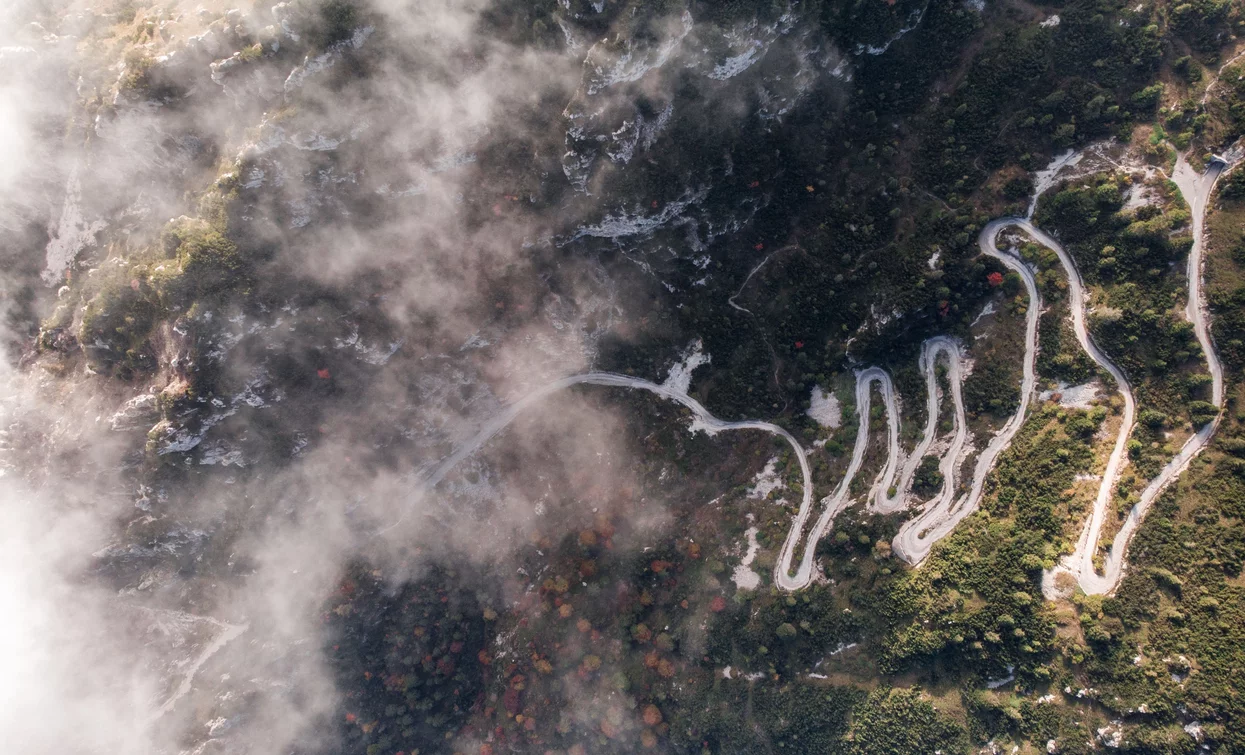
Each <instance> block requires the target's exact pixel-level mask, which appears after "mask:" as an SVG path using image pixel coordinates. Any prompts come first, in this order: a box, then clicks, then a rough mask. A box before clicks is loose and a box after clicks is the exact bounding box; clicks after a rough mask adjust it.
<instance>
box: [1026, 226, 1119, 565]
mask: <svg viewBox="0 0 1245 755" xmlns="http://www.w3.org/2000/svg"><path fill="white" fill-rule="evenodd" d="M1016 226H1017V227H1018V228H1020V229H1022V230H1023V231H1024V232H1025V233H1027V234H1029V235H1030V236H1032V237H1033V239H1034V240H1036V241H1037V242H1038V243H1040V244H1042V246H1045V247H1047V248H1048V249H1050V250H1051V251H1053V252H1054V253H1055V255H1056V256H1057V257H1058V258H1059V264H1060V265H1062V266H1063V271H1064V275H1065V276H1067V279H1068V293H1069V301H1068V309H1069V311H1070V312H1071V314H1072V330H1073V331H1074V332H1075V333H1076V340H1077V341H1078V342H1079V343H1080V344H1081V348H1082V349H1084V350H1085V352H1086V353H1087V354H1089V356H1090V358H1092V359H1093V360H1094V362H1096V363H1097V364H1098V366H1099V367H1101V368H1102V369H1104V370H1106V371H1107V372H1108V373H1110V375H1111V377H1112V379H1114V380H1115V384H1116V386H1117V387H1118V389H1119V392H1120V396H1121V397H1122V398H1123V399H1124V411H1123V416H1122V418H1121V421H1120V431H1119V433H1118V434H1117V435H1116V437H1115V445H1114V446H1113V447H1112V448H1111V455H1110V456H1109V457H1108V458H1107V466H1106V469H1104V470H1103V473H1102V482H1101V483H1100V484H1099V485H1098V495H1097V497H1096V498H1095V499H1094V508H1093V511H1092V512H1091V513H1090V517H1089V520H1088V521H1086V523H1085V526H1084V527H1083V528H1082V529H1081V535H1080V538H1079V539H1078V540H1077V546H1076V550H1075V551H1074V552H1073V554H1072V555H1071V556H1070V557H1069V558H1068V559H1067V560H1066V561H1065V564H1064V568H1065V569H1067V570H1069V571H1071V572H1073V573H1074V574H1076V575H1077V580H1078V581H1079V582H1080V583H1081V584H1082V586H1084V585H1087V584H1090V583H1091V582H1092V581H1093V580H1094V579H1095V577H1096V573H1095V571H1094V551H1095V550H1096V548H1097V544H1098V540H1099V538H1100V537H1101V535H1102V526H1103V523H1104V522H1105V521H1106V515H1107V508H1108V506H1109V505H1110V503H1111V498H1112V494H1113V493H1114V491H1115V483H1116V480H1117V479H1119V475H1120V468H1121V467H1122V466H1123V464H1124V460H1125V450H1126V449H1127V445H1128V436H1129V435H1130V434H1131V433H1132V430H1133V423H1134V421H1135V419H1136V415H1137V402H1136V400H1135V399H1134V398H1133V390H1132V386H1131V385H1130V384H1129V382H1128V378H1127V377H1126V376H1125V375H1124V371H1123V370H1121V369H1120V368H1119V366H1117V365H1116V364H1115V362H1113V361H1111V359H1110V357H1108V356H1107V355H1106V354H1105V353H1103V351H1102V349H1100V348H1098V344H1096V343H1094V339H1092V338H1091V337H1090V335H1089V329H1088V328H1087V327H1086V326H1085V282H1084V280H1082V279H1081V273H1080V271H1079V270H1077V268H1076V263H1075V262H1073V260H1072V256H1071V255H1069V254H1068V252H1067V250H1065V249H1064V248H1063V245H1062V244H1060V243H1059V242H1058V241H1056V240H1055V239H1054V238H1053V237H1051V236H1049V235H1048V234H1046V233H1045V232H1044V231H1042V230H1040V229H1039V228H1037V227H1036V226H1034V225H1033V224H1032V223H1031V222H1029V221H1028V220H1022V221H1019V222H1017V223H1016Z"/></svg>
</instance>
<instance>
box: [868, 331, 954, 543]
mask: <svg viewBox="0 0 1245 755" xmlns="http://www.w3.org/2000/svg"><path fill="white" fill-rule="evenodd" d="M939 355H944V356H946V358H947V367H948V370H947V377H948V382H949V383H950V386H951V403H952V405H953V406H954V412H955V413H954V415H953V416H954V435H952V438H951V444H950V445H949V446H948V448H947V450H946V452H945V453H944V454H943V456H942V459H941V460H940V461H939V464H938V471H939V472H940V473H942V479H943V483H942V489H941V490H939V491H938V495H937V496H935V497H934V498H933V499H931V500H930V501H929V502H928V503H927V504H926V505H925V509H924V511H922V512H921V513H920V514H918V515H917V516H916V518H914V519H912V520H910V521H908V522H905V523H904V525H903V526H902V527H900V529H899V533H898V534H897V535H896V537H895V538H894V541H893V542H892V543H891V548H892V549H893V552H895V553H896V554H897V555H898V556H899V557H900V558H903V559H904V560H906V561H909V563H913V561H912V559H913V558H914V555H913V552H914V551H915V552H919V551H921V550H922V548H921V545H920V543H919V539H920V538H919V537H916V533H919V532H921V531H922V530H924V529H927V528H928V526H929V523H931V522H933V521H935V520H937V519H938V518H939V517H941V516H945V515H946V513H947V512H948V511H949V510H950V507H951V503H952V500H953V499H954V497H955V493H956V489H957V485H956V477H957V476H958V473H959V468H960V461H961V456H962V455H963V453H964V447H965V445H966V443H967V442H968V422H967V420H966V419H965V417H964V396H963V393H962V390H961V389H962V387H963V382H964V369H963V360H962V357H961V355H960V348H959V344H957V343H956V342H955V341H954V340H953V339H951V338H949V337H947V336H936V337H934V338H931V339H929V340H928V341H926V342H925V343H924V344H922V345H921V359H920V367H921V372H922V373H924V375H925V394H926V406H927V407H928V410H927V413H926V417H925V431H924V433H923V434H922V436H921V441H920V443H918V444H917V446H916V448H914V449H913V450H912V455H911V456H910V457H908V460H907V462H906V463H905V464H904V471H903V476H902V477H901V479H900V483H899V485H898V486H896V496H895V499H883V498H881V497H880V496H879V498H878V500H877V505H876V506H875V508H876V509H877V510H878V511H879V512H880V513H889V512H891V511H896V510H898V509H900V508H903V506H904V504H905V502H906V494H907V493H908V492H909V491H910V490H911V486H912V481H913V478H914V477H915V475H916V470H917V467H918V466H920V464H921V460H922V459H923V458H925V456H926V454H927V453H929V448H930V446H931V445H933V442H934V439H935V438H936V437H937V434H938V412H939V401H938V375H937V371H936V370H935V366H936V362H937V360H938V356H939ZM896 500H897V503H896Z"/></svg>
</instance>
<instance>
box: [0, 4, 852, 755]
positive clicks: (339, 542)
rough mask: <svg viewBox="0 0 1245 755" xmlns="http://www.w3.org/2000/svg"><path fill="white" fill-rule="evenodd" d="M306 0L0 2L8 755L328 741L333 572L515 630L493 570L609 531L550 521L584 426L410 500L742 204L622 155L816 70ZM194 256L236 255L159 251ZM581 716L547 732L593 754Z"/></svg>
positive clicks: (771, 112)
mask: <svg viewBox="0 0 1245 755" xmlns="http://www.w3.org/2000/svg"><path fill="white" fill-rule="evenodd" d="M248 5H249V4H248ZM320 5H321V4H318V3H314V2H308V1H303V2H297V1H296V2H284V3H280V4H278V5H276V6H275V7H267V5H266V4H263V3H260V4H256V5H255V7H254V9H243V10H237V11H234V10H231V9H230V8H229V7H227V6H225V5H223V4H221V3H215V2H206V1H204V2H180V3H163V4H156V3H144V2H116V3H111V4H109V3H104V2H96V3H91V2H86V1H85V0H78V1H76V2H75V1H69V0H66V1H64V2H58V1H57V0H44V1H42V2H28V3H25V4H10V5H9V6H8V7H7V8H6V9H4V10H2V11H0V229H2V230H3V233H4V242H3V243H2V244H0V250H2V252H3V255H4V259H5V261H6V263H7V264H6V268H5V278H4V279H3V280H2V281H0V285H2V290H3V293H4V306H5V314H6V319H5V322H6V330H5V334H4V335H5V340H6V342H7V343H9V344H10V345H11V348H10V349H9V359H8V360H7V362H6V363H5V366H4V375H3V381H4V382H3V384H4V394H3V397H4V400H3V405H2V406H0V412H2V413H3V416H2V417H0V427H3V428H5V430H4V443H3V447H2V448H0V451H2V454H0V464H2V465H3V472H4V475H3V477H0V533H2V534H0V538H2V540H0V611H2V612H3V614H4V616H5V617H6V620H5V622H3V624H0V640H2V641H3V646H4V648H5V650H6V653H5V658H6V660H5V661H4V666H3V668H2V669H0V671H2V673H0V698H3V700H2V701H3V706H2V708H0V709H2V710H4V714H3V715H0V739H2V740H3V741H4V742H6V743H7V744H8V746H10V747H12V748H13V749H14V751H20V752H27V753H44V752H54V751H56V752H66V751H69V752H78V751H99V752H116V753H146V752H151V753H157V752H231V753H242V752H256V753H278V752H281V753H284V752H314V751H321V750H328V751H332V749H333V745H332V742H333V739H332V737H333V722H334V721H336V719H335V718H334V717H335V716H336V715H338V714H339V713H340V708H341V704H342V699H341V691H340V690H339V689H338V687H337V683H336V680H335V678H334V676H333V673H332V671H331V669H330V668H329V667H328V664H327V661H326V659H325V656H324V653H323V652H322V650H323V646H324V644H325V643H326V642H327V636H326V634H325V630H324V623H325V622H324V619H323V618H322V616H321V613H322V611H323V610H324V609H323V606H324V605H325V601H326V599H327V598H328V597H329V596H331V595H333V593H334V591H335V590H337V589H338V585H339V583H340V581H341V580H342V578H343V573H344V572H345V570H346V568H347V565H348V564H350V563H352V562H354V563H358V562H361V561H365V562H366V563H367V564H369V565H371V566H374V567H375V568H376V570H377V573H379V574H381V575H383V576H382V577H381V579H383V580H384V581H386V583H387V584H389V585H390V586H391V587H392V588H393V589H395V590H396V589H398V588H399V587H400V586H401V585H402V584H404V583H405V582H407V581H408V580H411V579H417V578H420V577H421V576H423V575H426V574H428V573H429V571H428V570H429V569H430V568H432V566H433V565H436V564H442V565H443V564H447V563H448V564H467V565H469V566H470V567H471V568H472V569H473V570H475V571H474V573H478V574H486V575H492V577H491V578H490V579H492V580H493V581H492V582H490V583H489V584H490V585H491V587H489V586H486V587H482V588H481V591H482V593H488V592H489V591H490V590H491V591H492V594H493V595H494V596H496V598H497V599H498V600H505V601H514V600H518V599H519V598H520V597H521V595H519V594H517V593H516V592H515V590H514V588H513V585H510V586H507V583H506V581H505V580H504V579H502V578H501V577H500V576H498V575H506V574H510V575H513V573H514V569H515V568H516V564H518V563H519V560H518V559H519V556H518V555H517V553H518V551H519V549H520V547H521V546H525V545H530V542H531V541H532V539H533V538H536V537H539V536H541V533H544V534H545V535H548V534H549V533H550V532H554V533H556V532H559V531H561V532H573V531H575V530H577V529H580V528H583V527H587V526H590V525H591V524H592V523H593V522H594V521H595V520H597V519H599V518H600V517H603V516H605V515H606V514H608V511H609V506H608V504H607V503H602V504H601V505H600V507H599V509H600V510H596V511H592V510H583V509H577V508H575V507H571V506H568V504H567V503H566V502H567V501H573V500H602V501H606V500H607V499H608V496H604V495H603V494H602V491H616V490H621V489H631V488H632V487H634V486H635V485H637V476H636V473H635V471H634V466H633V465H634V460H635V459H636V458H637V457H638V456H640V455H641V454H642V450H641V449H638V448H635V447H633V446H632V444H631V443H630V442H629V440H628V438H629V436H628V434H627V432H625V431H624V426H625V424H626V423H625V417H624V416H622V414H620V412H621V410H620V409H619V408H618V405H617V404H609V403H606V402H603V401H602V400H600V397H599V396H596V395H595V394H594V396H593V397H586V396H580V395H568V396H563V397H559V398H556V399H551V400H550V401H549V402H546V404H543V405H542V406H541V407H539V408H538V409H536V410H534V411H533V412H532V415H531V416H526V415H525V416H524V417H523V418H521V420H520V421H519V422H518V423H517V424H516V426H515V427H514V428H512V429H511V430H509V431H507V433H506V434H505V435H504V436H503V437H502V438H501V439H500V440H499V441H497V442H496V443H494V444H493V445H492V446H490V447H489V449H487V451H486V452H485V453H483V454H481V455H480V458H473V459H471V460H469V462H467V463H466V467H467V468H466V469H465V471H464V473H463V474H462V475H455V476H453V477H452V478H451V479H449V480H447V482H446V484H445V485H443V486H441V487H440V488H438V489H437V490H428V489H426V488H425V487H424V486H422V484H421V478H422V475H423V474H425V473H426V471H427V470H428V469H429V468H431V466H432V465H434V464H435V463H436V462H437V461H438V460H439V459H441V458H443V457H444V456H445V455H447V454H448V453H449V452H450V451H451V450H452V449H453V448H455V447H456V446H457V445H458V444H460V443H461V442H462V441H463V440H465V439H466V438H468V437H470V436H471V435H472V434H473V433H474V432H475V429H476V428H477V427H478V426H479V424H480V422H481V421H483V420H484V419H485V418H487V417H488V416H489V415H490V414H492V413H494V412H496V411H497V410H498V409H499V407H501V406H503V405H505V404H506V403H509V402H510V401H513V400H515V399H517V398H518V397H520V396H522V395H524V394H525V393H526V392H527V391H529V390H531V389H532V388H534V387H536V386H539V385H540V384H542V383H544V382H547V381H548V380H550V379H553V378H556V377H560V376H565V375H568V374H573V373H575V372H579V371H582V370H585V369H587V368H589V367H592V366H594V365H595V364H596V363H597V361H598V359H599V353H600V351H599V349H600V343H601V341H602V339H603V338H606V337H613V338H623V340H625V338H626V337H625V335H620V332H619V329H618V326H619V325H620V324H622V323H625V322H627V321H629V320H631V319H633V318H637V317H642V316H644V314H645V310H646V307H648V301H649V297H650V296H651V292H652V291H653V290H657V291H660V290H662V289H661V285H662V284H663V283H664V282H665V281H664V279H663V277H662V276H663V275H667V274H669V275H673V273H671V270H670V263H671V262H672V261H674V260H677V259H678V258H679V257H681V256H685V255H688V254H691V253H692V252H693V251H695V252H698V253H703V251H704V250H705V249H707V248H708V247H709V246H710V245H711V244H712V243H713V242H714V240H715V239H716V238H720V237H721V236H723V235H724V234H726V233H729V232H730V231H731V230H733V229H737V228H739V227H741V226H742V225H743V224H746V223H747V221H748V219H749V218H750V217H751V214H752V213H754V212H755V211H756V209H757V207H758V202H757V201H751V202H736V203H726V202H718V203H717V204H716V205H715V204H712V203H711V202H709V201H708V200H707V199H706V198H707V197H710V196H711V194H710V192H711V190H712V188H713V186H714V182H715V181H717V180H720V179H721V178H722V177H724V176H726V175H729V173H730V171H731V169H732V168H731V165H730V161H729V156H727V155H725V154H724V153H710V154H708V155H707V156H706V155H698V156H697V157H698V158H701V157H703V158H705V159H704V160H702V161H699V162H698V161H697V160H689V161H688V163H687V164H686V165H681V166H680V167H678V168H677V169H668V168H666V167H665V166H663V165H661V164H660V163H661V161H660V160H655V159H654V158H655V157H660V156H661V154H662V150H663V149H669V148H670V144H669V143H668V142H669V135H668V130H670V129H682V132H681V133H683V134H687V133H691V131H694V129H695V126H694V125H693V126H689V125H688V124H687V123H686V122H684V123H682V125H680V122H679V118H680V115H681V109H682V108H683V107H684V104H685V103H686V102H688V101H689V100H690V99H695V101H696V103H697V104H696V105H695V107H696V108H697V110H695V111H694V112H695V113H696V114H697V117H700V116H702V115H705V114H713V116H714V117H715V118H717V119H718V120H719V121H720V124H719V125H721V124H722V123H724V124H726V125H725V126H722V127H723V128H725V129H726V130H727V131H729V130H730V128H731V126H730V125H729V124H730V123H731V122H732V121H735V120H737V121H739V122H741V123H742V122H743V121H745V120H751V121H755V120H757V119H759V122H763V123H770V122H775V123H776V122H777V119H780V118H781V117H782V116H783V114H785V113H786V112H788V111H790V110H791V108H793V107H795V106H796V104H797V103H798V102H799V101H800V99H801V98H802V97H804V96H805V93H806V92H807V91H809V90H810V88H811V87H812V85H813V83H814V82H815V81H817V80H818V79H819V78H820V77H821V76H822V74H823V73H824V72H826V71H828V70H832V69H837V70H841V69H842V66H841V59H840V57H839V56H838V54H837V53H836V52H834V50H833V48H832V47H831V46H830V45H828V44H827V43H825V42H824V41H821V40H819V39H817V38H816V37H815V35H811V33H809V32H806V31H803V30H801V28H800V27H799V26H798V20H799V19H798V16H797V15H794V14H793V13H791V12H788V14H787V15H784V16H782V18H781V19H779V20H777V21H770V22H766V23H762V22H753V23H752V24H751V25H745V26H743V27H726V28H721V27H718V26H715V25H713V24H701V23H699V22H697V21H696V20H694V19H693V18H692V16H691V14H690V13H688V12H686V11H684V10H682V8H676V7H673V6H672V8H671V10H670V12H668V13H663V14H657V15H656V16H655V17H651V18H636V17H635V14H634V13H630V14H629V13H627V12H622V11H620V10H619V9H610V10H608V11H604V12H602V11H600V10H593V6H592V5H591V4H587V3H578V2H571V3H565V4H563V6H562V10H561V11H559V13H558V14H556V28H552V27H550V26H549V25H548V24H545V23H544V22H543V21H542V22H541V28H542V29H543V31H541V32H540V34H539V35H538V37H537V39H538V40H539V41H538V42H533V41H532V40H531V39H530V37H532V33H531V32H530V31H529V30H528V29H526V28H523V26H530V25H531V22H529V21H525V20H524V19H525V18H526V16H525V15H524V14H523V13H518V12H514V13H511V14H510V15H508V12H509V11H513V10H514V9H507V8H506V7H505V6H494V5H493V4H491V3H485V2H482V1H480V0H472V1H471V2H465V3H464V2H428V3H406V2H399V0H384V2H379V1H378V2H372V3H356V4H353V5H352V4H349V3H336V4H329V5H333V6H334V7H336V8H338V9H341V8H349V7H354V8H356V10H355V11H354V12H353V13H349V14H346V13H344V11H343V14H344V15H338V16H330V15H325V14H322V13H320V10H319V7H320ZM226 12H227V13H226ZM643 15H647V14H643ZM326 19H328V20H326ZM334 23H336V24H337V26H334V25H333V24H334ZM598 39H599V40H601V41H600V42H596V40H598ZM750 69H751V72H750V73H749V70H750ZM745 74H746V75H745ZM749 76H751V77H752V78H749ZM689 129H690V130H689ZM663 140H665V141H663ZM708 149H709V147H706V150H708ZM653 186H659V187H661V189H660V192H659V193H655V192H654V191H652V190H651V189H652V187H653ZM183 216H184V219H181V218H183ZM213 224H216V225H213ZM217 226H219V227H222V228H227V236H228V239H229V244H230V245H229V246H227V247H226V246H224V245H219V246H218V247H212V253H213V254H217V255H225V252H222V251H220V250H221V249H225V250H226V251H228V252H229V253H232V252H233V250H235V249H236V250H237V253H238V255H239V258H240V259H241V262H238V263H235V262H234V261H233V258H232V257H227V256H218V257H210V256H208V257H205V258H204V259H207V260H208V261H207V262H197V261H196V260H197V259H198V258H194V257H193V255H194V254H196V253H198V252H197V251H196V250H198V249H200V247H195V248H194V249H192V248H191V246H192V245H191V243H190V242H188V241H186V239H187V238H189V236H188V235H187V234H190V233H196V234H200V235H201V236H202V238H206V239H208V241H199V242H195V243H202V244H218V242H217V241H214V240H213V239H214V238H215V237H212V236H211V235H210V233H211V231H210V229H211V228H215V227H217ZM170 229H173V231H175V232H176V233H182V234H183V236H170ZM178 229H182V230H178ZM185 229H191V230H185ZM204 229H208V230H204ZM170 238H172V239H173V240H172V241H170ZM195 238H199V237H195ZM179 239H180V241H179ZM179 244H181V246H179ZM161 250H163V251H161ZM173 250H178V251H177V253H176V255H175V254H172V253H171V252H172V251H173ZM186 250H189V251H186ZM177 255H188V256H186V257H185V258H183V257H181V256H177ZM221 259H224V260H225V261H224V262H221ZM194 264H202V265H209V266H210V265H220V266H222V267H220V269H221V270H225V271H226V272H225V273H221V272H219V271H218V270H217V268H211V267H209V268H208V269H210V270H211V271H213V272H212V273H211V275H210V276H209V275H206V274H204V277H202V278H201V279H193V280H189V279H187V278H186V276H189V275H191V273H190V272H187V271H194V270H198V269H199V268H195V267H193V265H194ZM229 265H235V267H236V269H235V267H229ZM238 271H241V272H238ZM226 273H227V276H226ZM195 274H198V273H195ZM175 275H181V276H182V278H174V277H173V276H175ZM212 276H219V279H218V278H215V277H212ZM671 279H672V280H673V279H674V278H671ZM170 280H172V281H173V282H175V283H178V284H179V285H184V286H188V287H189V288H187V289H185V290H190V291H192V292H197V295H196V296H194V297H191V298H190V299H186V298H178V297H185V294H183V293H181V292H182V291H183V289H176V288H174V287H173V285H172V284H171V283H169V282H168V281H170ZM187 280H188V282H184V281H187ZM220 281H226V282H225V283H221V282H220ZM92 318H94V319H92ZM108 318H114V319H108ZM95 323H103V324H102V325H98V326H97V325H96V324H95ZM92 328H98V334H95V333H96V331H95V330H92ZM685 345H686V344H685V343H684V342H683V334H680V333H677V332H672V337H671V340H670V343H669V344H668V356H667V357H666V358H665V360H664V364H665V365H666V366H668V365H669V364H670V363H672V362H673V361H674V360H675V359H676V358H677V356H678V353H679V351H680V350H681V349H682V348H683V347H684V346H685ZM647 377H651V378H655V379H661V378H662V377H664V374H652V375H648V376H647ZM481 481H482V482H481ZM551 490H556V491H557V493H556V495H553V494H550V493H549V491H551ZM646 511H647V512H648V513H647V514H646V515H645V517H644V518H643V521H638V522H636V523H634V524H635V527H636V528H637V529H638V530H640V531H645V530H646V529H647V530H654V531H656V530H659V529H660V528H662V527H664V526H668V523H669V517H668V514H667V513H665V510H664V506H663V503H662V502H661V501H656V502H652V505H650V506H649V507H648V508H647V509H646ZM380 533H383V534H380ZM585 684H586V685H588V683H585ZM613 694H615V693H613V692H610V691H606V690H597V689H595V688H592V687H591V686H590V685H588V686H585V688H584V689H582V690H579V691H578V692H576V693H575V696H577V697H580V698H581V699H583V700H585V701H589V700H596V702H593V703H591V704H590V705H589V704H588V703H587V702H585V705H588V708H585V709H584V710H573V711H570V712H569V713H570V718H571V720H575V721H580V720H582V721H596V720H599V719H600V718H601V717H602V716H610V717H613V718H617V719H619V721H618V723H617V724H616V725H617V726H619V727H621V728H622V729H624V730H625V729H627V727H628V726H631V724H629V723H627V722H626V721H625V720H624V719H625V718H626V716H630V717H632V718H634V716H635V715H638V714H636V713H635V712H633V711H627V712H626V716H624V715H623V712H622V711H623V710H624V709H623V707H621V704H620V703H617V702H613V701H611V697H610V696H611V695H613ZM607 709H608V710H607ZM628 720H629V719H628ZM585 725H587V724H585ZM593 725H595V724H593Z"/></svg>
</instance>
